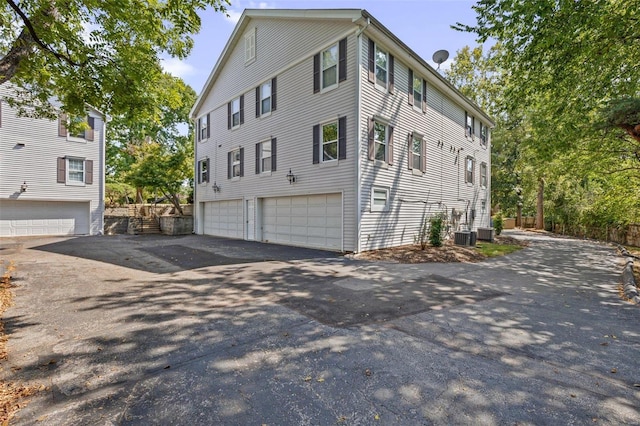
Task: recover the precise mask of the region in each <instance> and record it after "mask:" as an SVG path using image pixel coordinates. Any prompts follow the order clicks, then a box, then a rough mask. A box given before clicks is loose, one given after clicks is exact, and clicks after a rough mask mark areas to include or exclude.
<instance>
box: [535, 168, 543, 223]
mask: <svg viewBox="0 0 640 426" xmlns="http://www.w3.org/2000/svg"><path fill="white" fill-rule="evenodd" d="M536 229H544V179H543V178H541V177H540V178H538V200H537V203H536Z"/></svg>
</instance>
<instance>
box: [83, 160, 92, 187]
mask: <svg viewBox="0 0 640 426" xmlns="http://www.w3.org/2000/svg"><path fill="white" fill-rule="evenodd" d="M84 183H86V184H87V185H92V184H93V160H84Z"/></svg>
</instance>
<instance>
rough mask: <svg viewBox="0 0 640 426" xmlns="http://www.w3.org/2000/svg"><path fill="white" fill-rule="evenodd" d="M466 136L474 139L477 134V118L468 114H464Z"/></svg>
mask: <svg viewBox="0 0 640 426" xmlns="http://www.w3.org/2000/svg"><path fill="white" fill-rule="evenodd" d="M464 123H465V124H464V134H465V136H466V137H468V138H473V135H474V132H475V130H474V129H475V118H474V117H473V116H472V115H469V113H468V112H465V113H464Z"/></svg>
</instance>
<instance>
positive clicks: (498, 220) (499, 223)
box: [493, 213, 504, 235]
mask: <svg viewBox="0 0 640 426" xmlns="http://www.w3.org/2000/svg"><path fill="white" fill-rule="evenodd" d="M502 228H504V219H503V218H502V213H498V214H497V215H496V216H495V217H494V218H493V229H495V231H496V235H500V233H501V232H502Z"/></svg>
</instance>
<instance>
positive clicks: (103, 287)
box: [0, 235, 640, 425]
mask: <svg viewBox="0 0 640 426" xmlns="http://www.w3.org/2000/svg"><path fill="white" fill-rule="evenodd" d="M527 238H529V239H531V247H529V248H527V249H525V250H523V251H520V252H518V253H515V254H513V255H510V256H508V257H505V258H501V259H496V260H492V261H488V262H483V263H479V264H425V265H398V264H385V263H370V262H360V261H354V260H351V259H348V258H344V257H342V256H340V255H338V254H336V253H332V252H323V251H317V250H303V249H299V248H288V247H283V246H275V245H264V244H259V243H247V242H243V241H233V240H225V239H218V238H210V237H201V236H186V237H161V236H151V237H149V236H119V237H85V238H56V239H26V240H1V241H0V256H1V257H2V259H7V260H13V261H14V262H15V263H16V266H17V273H16V275H15V283H16V286H17V287H16V289H15V293H16V305H15V306H14V307H12V308H11V309H10V310H9V311H8V312H7V313H6V315H5V321H6V329H7V331H8V333H9V334H10V340H9V360H8V361H5V362H4V363H3V376H4V377H3V378H4V379H17V380H22V381H29V382H33V383H42V384H44V385H46V386H47V387H48V388H47V391H45V392H43V393H41V394H40V395H39V396H37V397H35V398H33V400H32V401H31V402H30V404H29V405H28V406H27V407H26V408H24V409H23V410H22V411H21V412H20V413H19V416H18V418H17V421H16V423H17V424H33V423H34V422H38V424H185V425H186V424H189V425H193V424H203V425H205V424H207V425H208V424H232V425H233V424H238V425H241V424H242V425H245V424H269V425H272V424H273V425H275V424H279V425H282V424H285V425H286V424H291V425H300V424H309V425H312V424H313V425H315V424H516V423H517V424H586V423H589V424H593V423H594V422H595V424H602V423H604V424H625V423H637V421H638V419H640V412H639V411H638V406H639V403H640V388H638V387H637V386H636V385H637V384H638V383H640V375H639V374H640V373H639V372H640V359H638V357H637V353H638V350H640V332H639V331H638V326H637V325H638V320H640V309H638V308H637V307H635V306H632V305H629V304H626V303H624V302H622V301H621V300H620V299H619V298H618V294H617V292H618V289H617V282H618V279H619V272H620V263H619V259H618V257H617V256H616V253H615V251H614V250H613V249H612V248H611V247H609V246H606V245H600V244H593V243H589V242H584V241H578V240H572V239H563V240H555V239H550V238H548V237H542V236H531V235H529V236H527Z"/></svg>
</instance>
